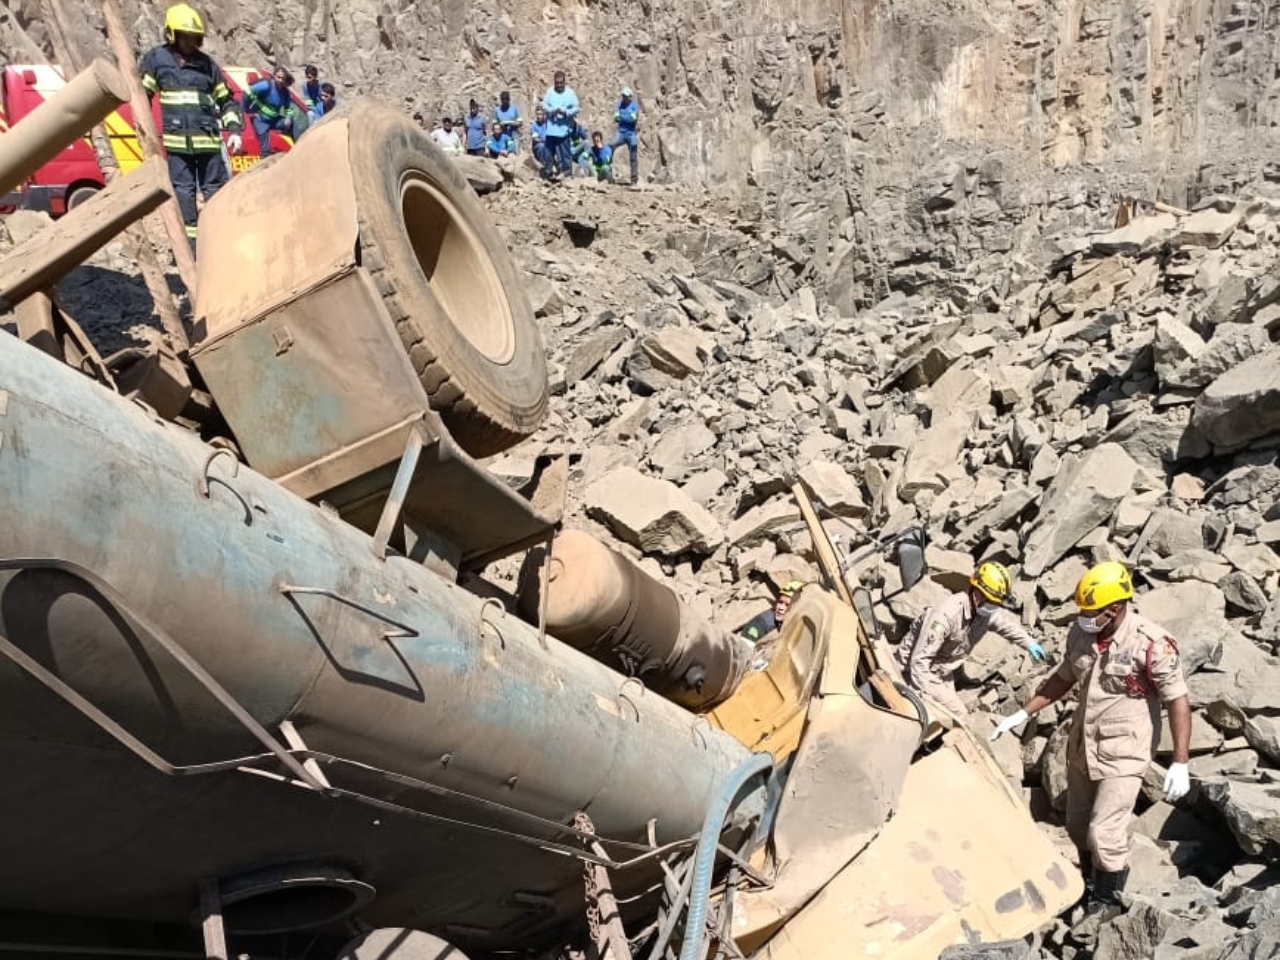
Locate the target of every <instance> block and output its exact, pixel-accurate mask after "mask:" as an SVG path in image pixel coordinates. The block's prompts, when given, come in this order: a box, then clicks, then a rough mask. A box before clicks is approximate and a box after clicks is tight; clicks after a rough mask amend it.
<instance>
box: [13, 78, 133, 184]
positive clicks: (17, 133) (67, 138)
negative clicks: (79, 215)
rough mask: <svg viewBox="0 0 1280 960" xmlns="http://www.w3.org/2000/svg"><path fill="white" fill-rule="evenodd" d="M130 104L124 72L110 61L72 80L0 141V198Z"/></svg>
mask: <svg viewBox="0 0 1280 960" xmlns="http://www.w3.org/2000/svg"><path fill="white" fill-rule="evenodd" d="M128 98H129V88H128V86H127V85H126V84H125V80H124V77H122V76H121V75H120V71H119V70H117V69H116V68H115V67H113V66H112V65H111V64H110V63H108V62H107V61H106V60H94V61H93V63H91V64H89V69H88V70H84V71H82V72H80V73H78V74H76V75H75V76H74V77H72V78H71V80H70V82H68V83H67V85H66V86H65V87H63V88H62V89H61V90H59V91H58V92H57V93H55V94H53V95H52V96H51V97H49V99H47V100H45V101H44V103H42V104H40V106H38V107H36V109H34V110H32V111H31V112H30V113H29V114H27V115H26V116H25V117H23V118H22V120H21V121H19V122H18V123H15V124H14V125H13V127H12V128H10V130H9V131H8V132H7V133H6V134H5V135H4V138H3V139H0V196H3V195H4V194H6V193H8V192H9V191H11V190H13V189H14V188H16V187H17V186H19V185H20V184H21V183H22V181H24V180H26V179H27V178H28V177H29V176H31V175H32V174H33V173H35V172H36V171H37V170H39V169H40V168H41V167H43V166H44V165H45V164H46V163H48V162H49V161H50V160H52V159H53V158H54V157H56V156H57V155H58V154H60V153H61V152H62V151H63V150H65V149H66V148H67V145H68V144H71V143H74V142H75V141H76V140H77V139H78V138H80V137H83V136H84V135H85V134H86V133H88V132H89V130H90V128H92V127H93V125H94V124H95V123H99V122H100V121H101V120H102V119H103V118H104V117H106V116H107V115H108V114H109V113H111V111H112V110H114V109H115V108H116V107H118V106H120V104H122V103H124V102H125V100H127V99H128Z"/></svg>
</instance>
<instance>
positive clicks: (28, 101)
mask: <svg viewBox="0 0 1280 960" xmlns="http://www.w3.org/2000/svg"><path fill="white" fill-rule="evenodd" d="M3 70H4V72H3V75H2V77H0V135H2V134H3V133H4V132H5V131H6V130H8V128H9V126H10V125H11V124H14V123H17V122H18V121H19V120H21V119H22V118H23V117H25V116H26V115H27V114H28V113H30V112H31V111H32V110H34V109H35V108H36V107H38V106H39V105H40V104H41V103H43V102H44V100H45V98H46V97H48V96H50V95H52V94H53V93H56V92H57V91H58V90H59V89H61V88H62V86H63V85H64V84H65V83H66V77H65V76H64V75H63V71H62V68H61V67H57V66H51V65H48V64H26V65H23V64H18V65H13V66H6V67H4V68H3ZM266 76H269V74H268V73H266V72H263V71H259V70H255V69H253V68H250V67H223V68H222V77H223V79H224V80H225V81H226V83H227V86H228V87H230V88H231V91H232V93H233V94H234V95H235V97H236V99H237V100H240V99H241V98H242V96H243V93H244V91H245V90H246V89H247V88H248V86H249V85H250V84H252V83H256V82H257V81H258V80H261V79H262V78H264V77H266ZM293 101H294V107H295V110H294V117H295V126H298V125H300V124H305V121H306V116H307V109H306V106H305V104H304V103H303V102H302V100H300V99H299V98H298V96H297V94H294V95H293ZM152 110H153V112H154V113H155V117H156V122H157V124H158V123H159V120H160V106H159V104H158V103H155V104H153V105H152ZM104 126H105V128H106V132H107V139H108V140H109V142H110V144H111V151H112V153H113V154H114V155H115V160H116V163H117V164H118V165H119V167H120V172H121V173H128V172H129V171H130V170H132V169H133V168H134V167H136V166H138V165H139V164H140V163H142V148H141V146H140V145H139V143H138V136H137V132H136V131H135V130H134V127H133V112H132V110H130V108H129V106H128V104H125V105H123V106H121V107H120V109H119V110H117V111H116V112H115V113H113V114H111V116H109V117H107V119H106V122H105V124H104ZM301 129H305V126H304V125H303V126H301ZM299 132H301V130H300V131H299ZM241 137H242V138H243V142H244V150H243V152H242V153H241V155H240V156H235V157H231V156H229V157H228V158H227V160H228V164H227V166H228V169H229V170H230V171H231V175H232V176H236V175H237V174H240V173H244V171H246V170H248V169H249V168H251V167H252V166H253V165H254V164H256V163H257V162H258V160H259V154H260V153H261V150H260V149H259V143H258V138H257V136H256V135H255V134H254V131H253V125H252V124H249V123H246V124H245V128H244V130H243V131H242V132H241ZM292 146H293V138H292V137H287V136H285V135H283V134H281V133H278V132H276V131H272V132H271V152H272V153H284V152H285V151H287V150H289V148H290V147H292ZM105 184H106V177H105V175H104V174H103V171H102V166H101V164H100V163H99V160H98V156H97V154H96V153H95V151H94V148H93V143H92V142H91V141H90V140H89V138H88V137H85V138H84V139H82V140H77V141H76V142H75V143H73V144H72V145H71V146H69V147H67V148H66V149H65V150H63V151H62V153H60V154H59V155H58V156H57V157H56V158H55V159H53V160H51V161H49V163H47V164H45V165H44V166H43V167H41V168H40V169H39V170H38V171H36V173H35V175H34V176H33V177H31V179H30V180H28V181H27V182H26V183H24V184H23V185H22V186H21V187H19V188H18V189H17V190H16V191H14V192H13V193H10V194H7V195H5V196H3V197H0V213H8V212H11V211H13V210H17V209H25V210H43V211H44V212H45V213H48V214H50V215H51V216H54V217H59V216H61V215H62V214H64V213H66V212H67V211H68V210H70V209H72V208H73V207H75V206H77V205H79V204H81V203H83V202H84V201H86V200H88V199H89V198H90V197H92V196H93V195H94V194H95V193H97V192H98V191H99V190H101V189H102V188H103V186H105Z"/></svg>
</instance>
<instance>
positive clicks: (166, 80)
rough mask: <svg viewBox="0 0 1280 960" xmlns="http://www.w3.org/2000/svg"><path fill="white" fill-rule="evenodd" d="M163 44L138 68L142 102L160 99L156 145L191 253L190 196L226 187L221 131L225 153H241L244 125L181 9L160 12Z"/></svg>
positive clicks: (200, 30)
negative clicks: (160, 148)
mask: <svg viewBox="0 0 1280 960" xmlns="http://www.w3.org/2000/svg"><path fill="white" fill-rule="evenodd" d="M164 36H165V43H163V44H162V45H160V46H158V47H154V48H152V49H151V50H150V51H148V52H147V53H146V55H145V56H143V58H142V62H141V63H140V64H138V70H139V72H140V73H141V74H142V86H143V88H144V89H145V90H146V91H147V97H148V98H149V99H150V98H153V97H159V98H160V124H161V130H160V139H161V141H162V142H163V144H164V149H165V153H166V154H167V155H168V162H169V179H170V181H172V183H173V192H174V195H175V196H176V197H177V200H178V207H179V208H180V209H181V210H182V220H183V223H184V224H185V225H186V233H187V239H188V240H190V241H191V247H192V249H193V250H194V249H195V243H196V216H197V212H198V207H197V204H196V192H197V191H200V192H201V193H203V195H204V199H205V201H206V202H207V201H208V200H209V198H210V197H212V196H213V195H214V194H215V193H217V192H218V191H219V190H220V189H221V188H222V187H223V185H224V184H226V182H227V178H228V174H227V165H226V162H225V161H224V160H223V156H222V138H221V136H220V133H221V131H223V130H226V131H228V132H229V136H228V137H227V152H228V153H230V154H231V155H232V156H235V155H237V154H239V153H240V152H241V151H242V149H243V141H242V140H241V139H240V131H241V129H242V128H243V126H244V119H243V117H242V116H241V115H240V108H239V107H238V106H236V101H235V97H233V96H232V94H231V89H230V88H229V87H228V86H227V84H226V81H225V80H223V78H222V71H221V70H220V69H219V68H218V65H217V64H216V63H214V62H213V60H212V58H210V57H209V56H208V54H206V53H204V52H203V51H202V50H201V49H200V48H201V46H203V45H204V23H203V21H201V19H200V15H199V14H198V13H196V11H195V10H194V9H192V8H191V7H190V6H188V5H187V4H185V3H179V4H175V5H174V6H172V7H170V8H169V9H168V10H167V11H165V15H164Z"/></svg>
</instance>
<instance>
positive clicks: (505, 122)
mask: <svg viewBox="0 0 1280 960" xmlns="http://www.w3.org/2000/svg"><path fill="white" fill-rule="evenodd" d="M493 119H494V120H496V121H497V122H498V123H500V124H502V132H503V133H505V134H506V135H507V136H508V137H509V138H510V139H511V152H512V153H516V152H517V151H519V149H520V127H521V126H523V125H524V119H523V118H522V117H521V116H520V108H519V107H517V106H516V105H515V104H514V103H512V102H511V92H510V91H508V90H503V91H502V93H500V94H498V105H497V106H496V107H494V108H493Z"/></svg>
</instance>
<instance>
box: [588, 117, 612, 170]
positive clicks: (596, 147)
mask: <svg viewBox="0 0 1280 960" xmlns="http://www.w3.org/2000/svg"><path fill="white" fill-rule="evenodd" d="M587 157H588V158H589V159H588V165H589V166H590V168H591V172H592V173H593V174H595V177H596V179H597V180H600V181H606V182H608V183H613V148H612V147H606V146H605V145H604V134H603V133H601V132H600V131H599V130H597V131H596V132H595V133H593V134H592V135H591V149H590V150H589V151H588V152H587Z"/></svg>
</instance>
